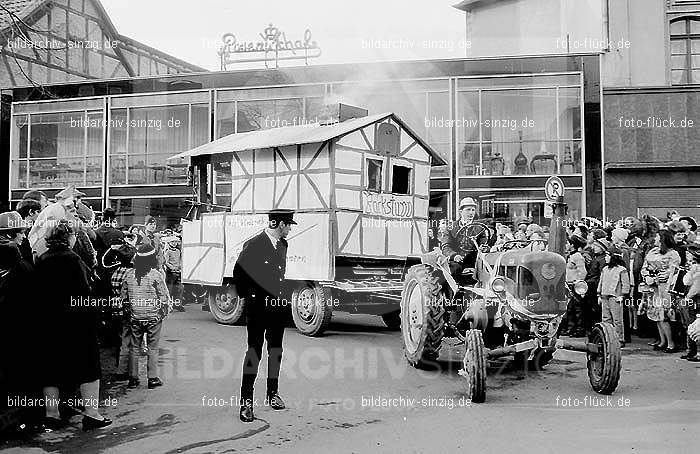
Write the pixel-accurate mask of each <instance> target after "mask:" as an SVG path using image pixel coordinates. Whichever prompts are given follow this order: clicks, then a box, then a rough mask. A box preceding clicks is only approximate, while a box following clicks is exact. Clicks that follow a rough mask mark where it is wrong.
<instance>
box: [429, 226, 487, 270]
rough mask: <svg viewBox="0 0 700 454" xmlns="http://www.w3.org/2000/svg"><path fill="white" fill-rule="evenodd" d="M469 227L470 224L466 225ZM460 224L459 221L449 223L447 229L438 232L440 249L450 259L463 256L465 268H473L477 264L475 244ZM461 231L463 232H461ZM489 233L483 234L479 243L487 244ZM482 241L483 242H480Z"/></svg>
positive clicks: (479, 238)
mask: <svg viewBox="0 0 700 454" xmlns="http://www.w3.org/2000/svg"><path fill="white" fill-rule="evenodd" d="M466 225H467V226H468V225H469V224H466ZM462 227H463V225H462V224H460V222H459V221H447V226H446V228H445V227H443V228H441V229H440V231H439V232H438V241H439V242H440V249H441V250H442V253H443V254H444V255H445V256H446V257H448V258H449V259H450V261H452V260H454V257H455V255H461V256H463V257H464V260H463V261H462V263H463V264H464V266H465V267H467V268H471V267H473V266H474V264H475V263H476V257H477V250H476V246H474V243H473V242H472V241H471V240H470V239H469V238H467V235H466V231H467V228H466V227H464V229H462ZM460 230H461V232H460ZM488 236H489V235H488V233H487V232H483V233H481V234H480V235H479V237H478V238H477V242H478V243H480V242H481V241H483V242H486V241H485V239H486V240H487V239H488ZM479 240H481V241H479Z"/></svg>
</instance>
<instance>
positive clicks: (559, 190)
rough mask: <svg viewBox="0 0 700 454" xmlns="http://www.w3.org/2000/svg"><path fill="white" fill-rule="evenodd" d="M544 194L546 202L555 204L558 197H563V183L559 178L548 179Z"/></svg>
mask: <svg viewBox="0 0 700 454" xmlns="http://www.w3.org/2000/svg"><path fill="white" fill-rule="evenodd" d="M544 193H545V195H546V196H547V199H548V200H551V201H552V202H556V201H557V200H558V199H559V197H564V182H563V181H561V178H559V177H556V176H552V177H549V178H548V179H547V183H545V185H544Z"/></svg>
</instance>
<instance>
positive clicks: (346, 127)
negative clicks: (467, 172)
mask: <svg viewBox="0 0 700 454" xmlns="http://www.w3.org/2000/svg"><path fill="white" fill-rule="evenodd" d="M389 117H391V119H392V121H395V122H396V123H398V124H399V125H401V127H402V128H404V129H405V130H406V132H407V133H408V134H409V135H410V136H411V137H412V138H413V139H414V140H415V141H416V142H418V143H419V144H420V145H421V146H422V147H423V148H425V150H426V151H427V152H428V153H430V155H431V156H432V158H433V162H432V163H433V165H445V164H446V162H445V161H444V160H443V159H442V158H441V157H440V155H439V154H437V153H436V152H435V150H433V148H432V147H431V146H430V145H428V144H427V143H426V142H425V141H424V140H423V139H421V138H420V136H418V135H417V134H416V133H415V132H413V130H412V129H411V128H410V127H409V126H408V125H406V124H405V123H404V122H403V120H401V119H400V118H399V117H397V116H396V115H395V114H393V113H391V112H387V113H381V114H375V115H369V116H366V117H361V118H353V119H351V120H346V121H343V122H340V123H334V124H331V125H318V124H316V125H311V126H309V125H300V126H285V127H281V128H272V129H259V130H256V131H250V132H244V133H240V134H230V135H228V136H224V137H222V138H220V139H217V140H215V141H213V142H209V143H206V144H204V145H200V146H199V147H197V148H193V149H191V150H189V151H184V152H182V153H180V154H177V155H175V156H172V157H170V158H168V159H169V160H176V159H184V158H191V157H194V156H203V155H216V154H224V153H232V152H236V151H246V150H257V149H260V148H273V147H284V146H287V145H303V144H307V143H318V142H325V141H327V140H331V139H334V138H336V137H341V136H344V135H346V134H349V133H351V132H353V131H357V130H358V129H361V128H364V127H365V126H369V125H371V124H373V123H376V122H379V121H382V120H385V119H386V118H389Z"/></svg>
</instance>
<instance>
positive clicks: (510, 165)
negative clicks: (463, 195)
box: [483, 141, 559, 176]
mask: <svg viewBox="0 0 700 454" xmlns="http://www.w3.org/2000/svg"><path fill="white" fill-rule="evenodd" d="M558 161H559V158H558V153H557V142H545V141H541V142H523V143H511V142H507V143H490V144H484V145H483V169H484V170H483V174H484V175H493V176H499V175H553V174H556V173H557V169H558Z"/></svg>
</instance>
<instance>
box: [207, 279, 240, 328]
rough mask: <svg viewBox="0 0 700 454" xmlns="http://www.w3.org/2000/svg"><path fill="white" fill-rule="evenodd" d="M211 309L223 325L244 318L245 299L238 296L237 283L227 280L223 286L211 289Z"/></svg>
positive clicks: (234, 322) (231, 323)
mask: <svg viewBox="0 0 700 454" xmlns="http://www.w3.org/2000/svg"><path fill="white" fill-rule="evenodd" d="M208 299H209V311H210V312H211V314H212V315H213V316H214V319H215V320H216V321H217V322H218V323H221V324H223V325H235V324H236V323H238V322H239V321H241V320H242V319H243V310H244V308H245V301H244V300H243V298H239V297H238V291H237V290H236V285H235V284H233V283H231V282H226V283H224V285H222V286H221V287H211V288H210V289H209V295H208Z"/></svg>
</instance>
